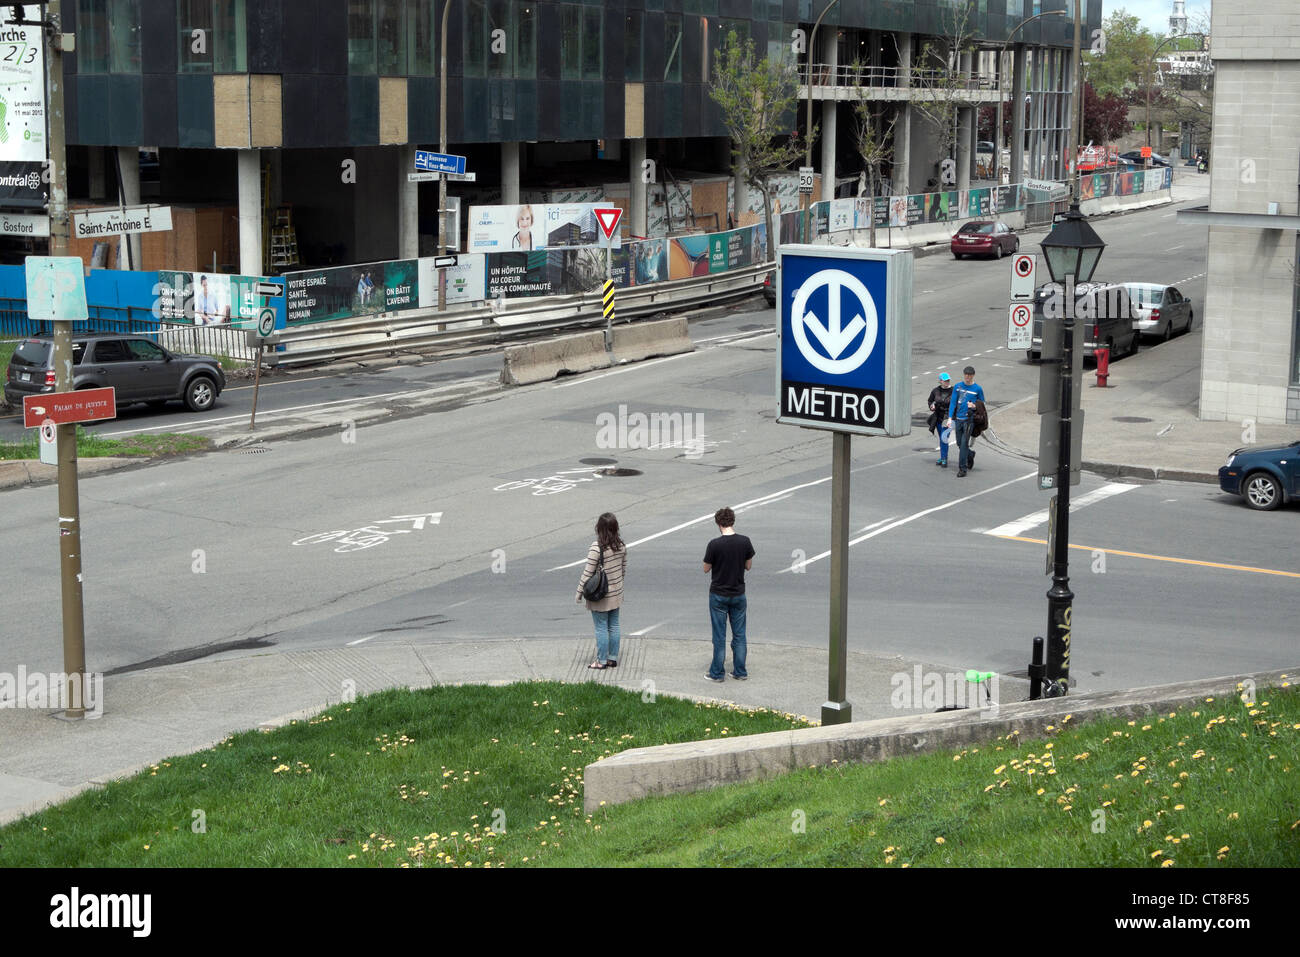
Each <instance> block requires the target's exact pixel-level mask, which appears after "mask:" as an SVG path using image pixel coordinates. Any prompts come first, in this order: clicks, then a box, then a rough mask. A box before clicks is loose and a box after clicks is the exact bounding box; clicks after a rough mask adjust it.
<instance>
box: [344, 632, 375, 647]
mask: <svg viewBox="0 0 1300 957" xmlns="http://www.w3.org/2000/svg"><path fill="white" fill-rule="evenodd" d="M378 637H379V634H378V633H375V634H373V635H366V637H364V638H358V639H357V640H356V641H349V642H348V647H349V648H350V647H352V646H353V645H359V644H361V643H362V642H366V641H369V640H370V639H371V638H378Z"/></svg>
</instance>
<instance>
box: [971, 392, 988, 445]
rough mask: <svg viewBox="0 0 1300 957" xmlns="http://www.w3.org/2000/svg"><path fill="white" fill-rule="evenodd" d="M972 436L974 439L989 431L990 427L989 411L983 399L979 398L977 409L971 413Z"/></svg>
mask: <svg viewBox="0 0 1300 957" xmlns="http://www.w3.org/2000/svg"><path fill="white" fill-rule="evenodd" d="M971 419H972V420H973V421H972V422H971V429H970V437H971V438H972V439H973V438H975V437H976V436H978V435H981V434H982V433H984V432H985V431H987V429H988V427H989V411H988V409H986V408H985V407H984V402H983V400H977V401H976V403H975V409H974V411H973V412H972V413H971Z"/></svg>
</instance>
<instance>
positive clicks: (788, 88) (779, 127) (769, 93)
mask: <svg viewBox="0 0 1300 957" xmlns="http://www.w3.org/2000/svg"><path fill="white" fill-rule="evenodd" d="M709 96H710V97H711V98H712V99H713V102H715V103H717V104H718V108H719V110H720V111H721V113H722V123H723V125H724V126H725V127H726V128H727V133H728V134H729V135H730V137H731V157H732V172H733V173H734V174H735V175H736V176H738V177H740V179H741V180H742V181H743V182H744V183H745V185H747V186H750V187H752V188H754V189H758V190H761V191H762V193H763V220H764V222H766V223H767V228H768V249H772V250H774V249H776V240H777V238H778V237H777V236H776V235H775V234H774V233H773V230H772V189H771V185H772V180H773V178H774V177H775V176H776V174H778V173H780V172H783V171H784V170H787V169H789V168H790V166H791V164H792V163H795V162H797V161H798V160H799V159H800V158H801V157H802V156H803V150H802V147H801V145H800V143H799V142H798V140H797V138H796V137H794V136H791V135H790V131H791V130H793V129H794V123H795V109H796V107H797V106H798V104H799V81H798V76H797V74H796V72H795V66H794V62H793V61H792V60H789V59H784V58H783V59H773V58H771V57H763V58H762V59H761V60H760V59H759V58H758V56H757V54H756V53H755V52H754V41H753V39H746V40H745V41H744V42H743V43H742V42H741V41H740V39H739V38H738V37H737V36H736V32H735V31H734V30H732V31H729V32H728V33H727V39H726V41H725V42H724V43H723V44H722V48H721V49H720V50H719V51H718V56H717V58H716V59H715V60H714V64H713V79H712V82H711V83H710V84H709ZM807 135H808V136H810V137H811V136H814V135H816V134H815V130H809V131H808V134H807Z"/></svg>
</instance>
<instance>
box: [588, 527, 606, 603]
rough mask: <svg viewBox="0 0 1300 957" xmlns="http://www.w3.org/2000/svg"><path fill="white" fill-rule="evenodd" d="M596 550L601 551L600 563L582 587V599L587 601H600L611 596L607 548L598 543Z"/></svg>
mask: <svg viewBox="0 0 1300 957" xmlns="http://www.w3.org/2000/svg"><path fill="white" fill-rule="evenodd" d="M596 548H597V549H599V551H600V563H599V564H598V565H597V566H596V571H595V572H594V573H593V574H592V576H591V577H590V578H588V579H587V580H586V582H584V583H583V586H582V597H583V598H585V599H587V601H600V600H601V599H603V598H604V597H605V596H606V595H608V594H609V579H608V578H606V577H605V548H604V546H602V545H601V544H600V543H599V542H597V543H596Z"/></svg>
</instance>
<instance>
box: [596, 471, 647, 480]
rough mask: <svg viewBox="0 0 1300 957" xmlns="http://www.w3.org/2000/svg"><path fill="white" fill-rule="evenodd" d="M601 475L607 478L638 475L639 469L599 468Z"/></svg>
mask: <svg viewBox="0 0 1300 957" xmlns="http://www.w3.org/2000/svg"><path fill="white" fill-rule="evenodd" d="M599 474H601V475H604V476H607V477H609V478H624V477H626V476H628V475H640V474H641V471H640V469H601V470H600V473H599Z"/></svg>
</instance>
